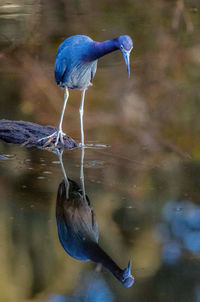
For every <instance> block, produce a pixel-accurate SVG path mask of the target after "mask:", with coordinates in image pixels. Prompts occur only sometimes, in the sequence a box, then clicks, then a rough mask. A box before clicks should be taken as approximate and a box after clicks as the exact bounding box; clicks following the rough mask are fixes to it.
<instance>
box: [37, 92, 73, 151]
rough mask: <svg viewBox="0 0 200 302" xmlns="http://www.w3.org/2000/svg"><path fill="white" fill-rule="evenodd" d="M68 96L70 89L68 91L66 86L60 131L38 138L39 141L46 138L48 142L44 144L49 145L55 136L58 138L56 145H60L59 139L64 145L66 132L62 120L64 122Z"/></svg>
mask: <svg viewBox="0 0 200 302" xmlns="http://www.w3.org/2000/svg"><path fill="white" fill-rule="evenodd" d="M68 97H69V91H68V88H67V87H66V88H65V94H64V105H63V109H62V113H61V117H60V122H59V126H58V131H56V132H54V133H52V134H51V135H49V136H45V137H42V138H40V139H39V140H38V142H40V141H43V140H45V141H46V143H45V144H44V146H48V145H49V144H50V143H51V142H52V141H53V140H54V139H55V138H56V143H55V147H56V146H57V145H58V142H59V140H60V141H61V143H62V144H63V145H64V140H63V136H64V135H65V133H64V132H63V131H62V122H63V117H64V113H65V108H66V104H67V100H68Z"/></svg>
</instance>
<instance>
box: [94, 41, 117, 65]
mask: <svg viewBox="0 0 200 302" xmlns="http://www.w3.org/2000/svg"><path fill="white" fill-rule="evenodd" d="M117 49H118V46H117V39H113V40H107V41H104V42H95V41H94V42H93V43H92V45H91V48H90V58H91V59H92V60H97V59H99V58H101V57H103V56H105V55H106V54H108V53H110V52H113V51H115V50H117Z"/></svg>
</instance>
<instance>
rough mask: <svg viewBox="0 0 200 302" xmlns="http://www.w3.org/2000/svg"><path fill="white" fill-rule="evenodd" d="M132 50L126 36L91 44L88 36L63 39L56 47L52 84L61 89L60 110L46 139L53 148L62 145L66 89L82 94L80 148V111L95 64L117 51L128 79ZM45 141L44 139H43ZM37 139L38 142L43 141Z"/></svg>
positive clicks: (66, 97) (91, 41)
mask: <svg viewBox="0 0 200 302" xmlns="http://www.w3.org/2000/svg"><path fill="white" fill-rule="evenodd" d="M132 48H133V42H132V40H131V38H130V37H129V36H120V37H118V38H115V39H113V40H107V41H104V42H96V41H93V40H92V39H91V38H89V37H88V36H84V35H75V36H72V37H69V38H67V39H66V40H65V41H64V42H62V43H61V45H60V46H59V47H58V51H57V55H56V62H55V80H56V82H57V84H58V85H59V86H60V87H62V88H64V89H65V96H64V106H63V110H62V114H61V119H60V123H59V129H58V132H56V133H53V134H52V135H51V136H49V137H47V138H46V139H48V140H50V141H51V140H52V139H54V138H55V137H56V143H55V145H56V146H57V145H58V143H59V141H60V142H61V143H62V144H64V142H63V135H64V133H63V132H62V122H63V117H64V111H65V107H66V103H67V100H68V96H69V93H68V89H80V90H82V98H81V105H80V109H79V112H80V125H81V146H84V132H83V107H84V98H85V91H86V89H87V88H88V86H90V85H91V81H92V79H93V78H94V76H95V73H96V69H97V61H98V59H99V58H101V57H103V56H104V55H106V54H108V53H110V52H113V51H116V50H120V51H121V52H122V54H123V56H124V59H125V63H126V66H127V69H128V74H129V75H130V69H129V56H130V52H131V50H132ZM43 139H45V138H43ZM43 139H41V140H43Z"/></svg>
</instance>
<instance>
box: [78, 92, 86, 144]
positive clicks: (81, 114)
mask: <svg viewBox="0 0 200 302" xmlns="http://www.w3.org/2000/svg"><path fill="white" fill-rule="evenodd" d="M85 90H86V89H83V91H82V95H81V105H80V108H79V113H80V126H81V147H84V130H83V112H84V99H85Z"/></svg>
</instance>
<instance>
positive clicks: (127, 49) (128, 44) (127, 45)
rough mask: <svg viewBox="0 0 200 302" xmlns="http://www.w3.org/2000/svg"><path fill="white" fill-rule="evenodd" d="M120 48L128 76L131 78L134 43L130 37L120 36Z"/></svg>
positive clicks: (118, 40)
mask: <svg viewBox="0 0 200 302" xmlns="http://www.w3.org/2000/svg"><path fill="white" fill-rule="evenodd" d="M117 42H118V48H119V49H120V51H121V53H122V54H123V57H124V60H125V63H126V67H127V71H128V75H129V76H130V53H131V50H132V48H133V41H132V39H131V37H129V36H120V37H119V38H118V39H117Z"/></svg>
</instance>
